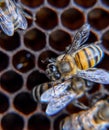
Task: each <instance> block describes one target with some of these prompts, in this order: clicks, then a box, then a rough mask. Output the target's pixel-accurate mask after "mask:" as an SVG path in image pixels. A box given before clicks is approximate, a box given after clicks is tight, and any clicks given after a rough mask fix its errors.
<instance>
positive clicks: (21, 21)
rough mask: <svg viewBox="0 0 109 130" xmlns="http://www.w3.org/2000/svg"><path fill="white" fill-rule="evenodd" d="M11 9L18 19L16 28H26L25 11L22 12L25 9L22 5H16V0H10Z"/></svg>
mask: <svg viewBox="0 0 109 130" xmlns="http://www.w3.org/2000/svg"><path fill="white" fill-rule="evenodd" d="M7 4H8V3H7ZM19 4H20V3H19ZM19 6H20V5H19ZM9 11H10V12H11V13H12V15H13V17H14V19H17V26H15V29H17V28H21V29H26V28H27V21H26V19H25V17H24V15H23V12H22V11H23V10H21V9H20V7H18V6H17V5H16V2H15V1H14V2H13V1H11V0H10V1H9ZM13 22H14V21H13Z"/></svg>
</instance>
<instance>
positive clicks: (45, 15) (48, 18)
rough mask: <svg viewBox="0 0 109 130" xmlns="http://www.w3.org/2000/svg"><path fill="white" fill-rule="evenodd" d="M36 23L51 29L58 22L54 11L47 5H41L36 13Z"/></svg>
mask: <svg viewBox="0 0 109 130" xmlns="http://www.w3.org/2000/svg"><path fill="white" fill-rule="evenodd" d="M36 23H37V24H38V25H39V26H40V27H41V28H43V29H47V30H48V29H53V28H54V27H55V26H56V25H57V24H58V17H57V14H56V12H55V11H54V10H53V9H51V8H48V7H43V8H41V9H40V10H38V12H37V14H36Z"/></svg>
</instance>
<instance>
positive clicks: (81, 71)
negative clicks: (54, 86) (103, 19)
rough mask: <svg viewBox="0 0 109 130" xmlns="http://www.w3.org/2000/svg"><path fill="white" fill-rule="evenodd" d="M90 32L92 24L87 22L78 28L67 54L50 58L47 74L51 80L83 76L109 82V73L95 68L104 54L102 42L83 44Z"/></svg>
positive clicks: (92, 79)
mask: <svg viewBox="0 0 109 130" xmlns="http://www.w3.org/2000/svg"><path fill="white" fill-rule="evenodd" d="M89 33H90V25H89V24H87V23H86V24H84V25H83V26H82V27H81V28H80V29H79V30H78V32H77V33H76V35H75V37H74V40H73V42H72V44H71V45H70V46H69V47H67V49H66V53H65V54H62V55H60V56H58V57H57V59H53V60H52V59H49V62H50V63H49V64H48V65H47V69H46V74H47V76H48V77H49V79H51V81H56V80H60V79H62V80H63V79H69V78H73V77H81V78H83V79H86V80H89V81H92V82H96V83H101V84H109V73H108V72H107V71H105V70H103V69H97V68H93V67H94V66H95V65H97V64H98V63H99V62H100V61H101V60H102V58H103V56H104V53H103V50H102V49H101V46H100V43H99V42H97V43H96V44H93V43H92V44H88V45H83V44H84V43H85V42H86V41H87V39H88V37H89ZM82 45H83V46H82Z"/></svg>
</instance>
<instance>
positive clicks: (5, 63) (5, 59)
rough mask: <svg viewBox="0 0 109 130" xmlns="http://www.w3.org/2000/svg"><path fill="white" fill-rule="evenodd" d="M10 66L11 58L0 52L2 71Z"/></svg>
mask: <svg viewBox="0 0 109 130" xmlns="http://www.w3.org/2000/svg"><path fill="white" fill-rule="evenodd" d="M8 64H9V57H8V55H6V54H5V53H3V52H2V51H0V71H2V70H4V69H6V68H7V66H8Z"/></svg>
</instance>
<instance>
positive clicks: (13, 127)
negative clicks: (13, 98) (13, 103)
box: [1, 112, 24, 130]
mask: <svg viewBox="0 0 109 130" xmlns="http://www.w3.org/2000/svg"><path fill="white" fill-rule="evenodd" d="M1 126H2V129H3V130H23V128H24V120H23V118H22V117H21V116H20V115H18V114H17V113H13V112H11V113H7V114H6V115H5V116H4V117H2V120H1Z"/></svg>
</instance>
